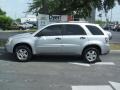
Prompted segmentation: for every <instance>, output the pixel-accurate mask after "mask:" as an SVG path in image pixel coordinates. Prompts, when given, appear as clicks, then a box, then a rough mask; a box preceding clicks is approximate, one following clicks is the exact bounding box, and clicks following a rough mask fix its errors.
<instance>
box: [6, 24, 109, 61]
mask: <svg viewBox="0 0 120 90" xmlns="http://www.w3.org/2000/svg"><path fill="white" fill-rule="evenodd" d="M5 47H6V50H7V51H8V52H9V53H13V54H14V55H15V56H16V59H17V60H18V61H22V62H25V61H29V60H30V59H31V58H32V56H33V55H36V54H44V55H48V54H49V55H81V56H82V57H83V59H84V60H86V61H87V62H88V63H93V62H96V61H97V60H99V55H103V54H107V53H109V51H110V49H109V37H108V35H107V34H106V33H105V31H104V30H103V29H102V28H101V27H100V26H99V25H96V24H90V23H55V24H50V25H48V26H45V27H44V28H42V29H40V30H38V31H36V32H35V33H33V34H30V33H25V34H19V35H15V36H12V37H10V38H9V39H8V41H7V43H6V46H5Z"/></svg>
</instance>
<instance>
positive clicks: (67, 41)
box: [62, 24, 88, 54]
mask: <svg viewBox="0 0 120 90" xmlns="http://www.w3.org/2000/svg"><path fill="white" fill-rule="evenodd" d="M87 40H88V39H87V35H86V32H85V31H84V29H83V28H82V27H81V26H80V25H76V24H66V25H64V31H63V38H62V45H63V49H62V50H63V53H67V54H73V53H76V54H80V53H81V51H82V49H83V46H84V43H85V42H86V41H87Z"/></svg>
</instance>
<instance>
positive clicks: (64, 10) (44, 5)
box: [28, 0, 120, 18]
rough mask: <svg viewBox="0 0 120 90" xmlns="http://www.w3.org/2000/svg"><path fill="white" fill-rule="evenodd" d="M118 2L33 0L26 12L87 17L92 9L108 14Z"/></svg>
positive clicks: (111, 0) (119, 1) (119, 0)
mask: <svg viewBox="0 0 120 90" xmlns="http://www.w3.org/2000/svg"><path fill="white" fill-rule="evenodd" d="M116 1H118V3H119V4H120V0H33V3H30V6H29V10H28V12H33V13H35V14H37V15H38V14H40V13H43V14H59V15H64V14H69V15H77V16H79V17H83V18H86V17H89V16H90V14H91V11H92V8H97V9H98V10H103V9H104V10H105V11H106V12H108V10H110V9H111V8H113V7H114V6H115V2H116Z"/></svg>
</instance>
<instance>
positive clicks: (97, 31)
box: [86, 25, 104, 35]
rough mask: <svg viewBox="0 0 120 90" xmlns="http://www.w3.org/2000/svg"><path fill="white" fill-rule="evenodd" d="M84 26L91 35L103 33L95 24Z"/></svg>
mask: <svg viewBox="0 0 120 90" xmlns="http://www.w3.org/2000/svg"><path fill="white" fill-rule="evenodd" d="M86 27H87V28H88V30H89V31H90V32H91V33H92V34H93V35H104V34H103V32H102V31H101V30H100V29H99V28H98V27H96V26H91V25H86Z"/></svg>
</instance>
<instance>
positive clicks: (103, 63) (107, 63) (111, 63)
mask: <svg viewBox="0 0 120 90" xmlns="http://www.w3.org/2000/svg"><path fill="white" fill-rule="evenodd" d="M93 65H115V63H114V62H97V63H95V64H93Z"/></svg>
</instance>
